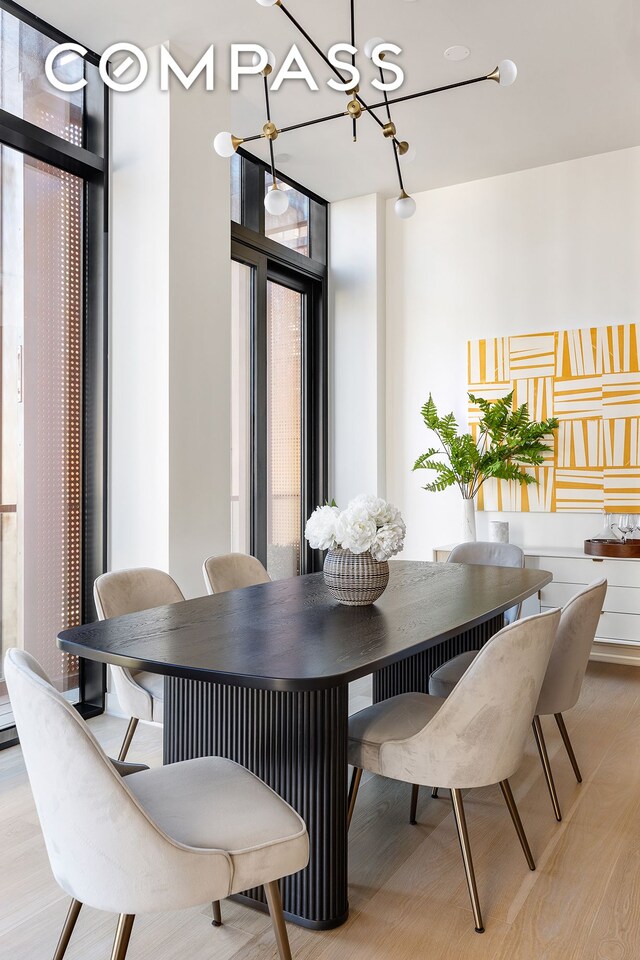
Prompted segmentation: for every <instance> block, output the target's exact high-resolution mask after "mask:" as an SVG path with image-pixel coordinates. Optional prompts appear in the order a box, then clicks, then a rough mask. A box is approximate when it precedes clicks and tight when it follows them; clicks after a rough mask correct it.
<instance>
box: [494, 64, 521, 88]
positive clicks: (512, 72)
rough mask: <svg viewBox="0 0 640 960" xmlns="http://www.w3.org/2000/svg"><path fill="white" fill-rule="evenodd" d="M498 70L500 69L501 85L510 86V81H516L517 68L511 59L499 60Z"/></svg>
mask: <svg viewBox="0 0 640 960" xmlns="http://www.w3.org/2000/svg"><path fill="white" fill-rule="evenodd" d="M498 70H499V71H500V86H501V87H510V86H511V84H512V83H515V82H516V77H517V76H518V68H517V67H516V65H515V63H514V62H513V60H501V61H500V63H499V64H498Z"/></svg>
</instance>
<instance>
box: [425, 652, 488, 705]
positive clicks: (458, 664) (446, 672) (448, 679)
mask: <svg viewBox="0 0 640 960" xmlns="http://www.w3.org/2000/svg"><path fill="white" fill-rule="evenodd" d="M477 656H478V651H477V650H469V651H467V653H460V654H458V656H457V657H454V658H453V659H452V660H447V662H446V663H443V664H442V666H441V667H438V669H437V670H434V671H433V673H432V674H431V676H430V677H429V693H430V694H431V696H432V697H445V698H446V697H448V696H449V694H450V693H451V691H452V690H453V688H454V687H455V685H456V683H457V682H458V680H459V679H460V678H461V677H462V675H463V674H464V673H466V672H467V670H468V668H469V667H470V666H471V664H472V663H473V661H474V660H475V658H476V657H477Z"/></svg>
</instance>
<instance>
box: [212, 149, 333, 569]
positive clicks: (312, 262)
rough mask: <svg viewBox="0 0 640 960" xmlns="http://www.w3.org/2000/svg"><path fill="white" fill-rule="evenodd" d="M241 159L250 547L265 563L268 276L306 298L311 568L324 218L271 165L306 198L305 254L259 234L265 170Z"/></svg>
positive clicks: (321, 419) (323, 326)
mask: <svg viewBox="0 0 640 960" xmlns="http://www.w3.org/2000/svg"><path fill="white" fill-rule="evenodd" d="M238 154H239V155H240V157H241V159H242V171H241V211H242V212H241V219H242V223H237V222H236V221H233V220H232V221H231V258H232V260H235V261H237V262H239V263H244V264H247V265H248V266H250V267H252V268H253V270H254V284H253V290H252V305H251V323H252V329H251V335H250V341H251V358H250V364H251V372H250V417H251V424H250V461H251V463H250V476H251V495H250V514H251V517H250V523H249V528H250V545H249V546H250V550H251V553H252V555H253V556H255V557H258V559H259V560H261V561H262V563H264V564H265V565H266V560H267V557H266V551H267V542H266V540H267V490H266V470H267V409H266V403H264V402H263V400H264V398H266V371H267V283H268V281H269V280H273V281H274V282H276V283H280V284H282V285H284V286H288V287H290V288H291V289H294V290H297V291H298V292H300V293H302V294H303V295H304V297H305V301H304V302H305V307H306V309H305V317H304V318H303V341H302V440H303V443H302V470H301V474H302V491H301V494H302V496H301V516H300V538H301V539H300V542H301V552H300V569H301V573H314V572H317V571H319V570H321V569H322V562H323V558H322V555H321V554H320V553H319V551H317V550H312V549H311V548H310V547H309V544H308V543H307V542H306V541H305V539H304V536H303V532H304V523H305V520H306V518H307V517H308V516H309V515H310V514H311V512H312V511H313V509H314V508H315V507H316V506H317V505H318V504H320V503H324V502H325V500H326V499H327V495H328V494H327V491H328V479H329V467H328V455H329V439H328V410H329V400H328V397H329V382H328V381H329V363H328V326H329V323H328V296H327V285H328V267H327V260H328V219H329V204H328V203H327V201H326V200H323V199H322V197H319V196H318V195H317V194H315V193H313V192H312V191H310V190H308V189H307V188H306V187H304V186H302V185H301V184H299V183H297V182H296V181H295V180H292V179H291V178H290V177H288V176H286V175H285V174H282V173H280V171H277V176H278V179H279V180H280V181H282V182H283V183H287V184H289V185H290V186H291V187H293V188H294V189H295V190H298V191H300V192H301V193H303V194H304V195H305V196H307V197H308V198H309V256H305V255H304V254H301V253H299V252H298V251H297V250H292V249H290V248H289V247H286V246H284V245H283V244H281V243H279V242H278V241H276V240H273V239H272V238H270V237H267V236H265V208H264V202H263V201H264V195H265V189H266V187H265V177H266V174H267V172H270V168H269V166H268V165H267V164H266V163H264V162H263V161H262V160H260V159H258V158H257V157H254V156H253V155H252V154H250V153H248V152H246V151H244V150H238Z"/></svg>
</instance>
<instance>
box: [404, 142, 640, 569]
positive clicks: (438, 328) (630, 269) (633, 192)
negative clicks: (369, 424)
mask: <svg viewBox="0 0 640 960" xmlns="http://www.w3.org/2000/svg"><path fill="white" fill-rule="evenodd" d="M416 201H417V205H418V209H417V213H416V215H415V217H414V218H413V219H412V220H409V221H400V220H398V219H397V218H396V217H395V216H394V215H393V212H392V210H388V217H387V318H388V319H387V418H388V419H387V494H388V496H389V498H390V499H391V500H393V501H394V502H396V503H397V504H398V506H400V507H401V509H402V510H403V513H404V516H405V520H406V522H407V531H408V532H407V541H406V550H405V553H404V556H405V557H407V558H412V559H431V551H432V548H433V547H434V546H436V545H438V544H445V543H450V542H452V541H455V540H456V539H457V538H458V536H459V533H460V509H461V508H460V502H459V496H458V495H457V494H456V493H455V492H454V491H453V490H449V491H447V492H446V493H442V494H431V493H426V492H425V491H423V490H422V489H421V483H424V482H425V479H426V476H427V475H426V474H422V475H421V474H420V473H416V474H412V472H411V467H412V464H413V462H414V461H415V458H416V457H417V456H418V455H419V454H420V453H421V452H423V451H424V450H425V449H427V447H428V446H429V445H431V440H432V437H431V436H430V434H429V433H428V431H427V429H426V428H425V427H424V426H423V424H422V421H421V417H420V407H421V405H422V404H423V402H424V401H425V400H426V398H427V396H428V393H429V391H430V390H431V391H432V392H433V395H434V398H436V399H437V402H438V404H439V407H440V408H441V409H442V411H443V412H447V411H449V410H450V409H453V410H455V411H456V413H457V414H458V415H459V417H460V419H461V421H462V422H464V419H465V412H466V378H467V370H466V357H467V352H466V343H467V341H468V340H470V339H477V338H481V337H493V336H502V335H505V334H517V333H529V332H537V331H553V330H560V329H573V328H576V327H581V326H598V325H604V324H609V323H629V322H632V321H635V322H638V320H639V319H640V269H639V268H638V264H640V147H638V148H632V149H629V150H622V151H619V152H616V153H609V154H603V155H600V156H595V157H587V158H585V159H580V160H574V161H570V162H568V163H561V164H556V165H553V166H548V167H541V168H537V169H534V170H526V171H522V172H519V173H514V174H510V175H508V176H502V177H496V178H492V179H488V180H481V181H476V182H473V183H466V184H462V185H459V186H454V187H449V188H446V189H442V190H434V191H430V192H427V193H423V194H419V195H417V196H416ZM490 518H491V519H495V518H500V519H507V520H509V522H510V524H511V539H512V540H514V541H516V542H518V543H521V544H523V545H525V546H537V545H540V544H547V543H554V544H556V545H558V546H565V545H571V546H576V545H579V544H580V542H581V541H582V540H583V539H584V538H585V537H586V536H589V535H590V534H592V533H593V532H595V531H596V530H597V529H599V527H600V526H601V523H600V518H599V517H598V516H595V515H591V516H585V515H580V516H563V515H561V514H525V513H510V514H504V515H499V514H483V513H481V514H479V515H478V535H479V537H482V536H484V535H485V534H486V531H487V522H488V519H490Z"/></svg>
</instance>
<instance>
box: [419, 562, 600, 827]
mask: <svg viewBox="0 0 640 960" xmlns="http://www.w3.org/2000/svg"><path fill="white" fill-rule="evenodd" d="M606 594H607V581H606V580H597V581H594V583H591V584H589V586H588V587H585V588H584V590H581V591H580V592H579V593H576V595H575V596H574V597H572V598H571V600H569V602H568V603H567V604H566V605H565V606H564V607H563V609H562V616H561V618H560V626H559V627H558V633H557V635H556V641H555V644H554V647H553V651H552V653H551V659H550V661H549V666H548V668H547V673H546V676H545V678H544V683H543V684H542V690H541V691H540V697H539V700H538V704H537V706H536V712H535V716H534V718H533V733H534V736H535V739H536V745H537V747H538V752H539V754H540V761H541V763H542V769H543V771H544V776H545V780H546V781H547V787H548V788H549V795H550V797H551V803H552V805H553V812H554V814H555V816H556V820H558V821H560V820H562V811H561V809H560V801H559V800H558V793H557V791H556V786H555V783H554V780H553V772H552V770H551V762H550V760H549V755H548V752H547V745H546V743H545V739H544V733H543V732H542V724H541V722H540V717H544V716H551V715H552V714H553V716H554V717H555V719H556V723H557V724H558V729H559V730H560V735H561V736H562V742H563V743H564V745H565V749H566V751H567V754H568V755H569V760H570V761H571V766H572V767H573V772H574V773H575V775H576V780H577V781H578V783H582V774H581V773H580V768H579V766H578V761H577V760H576V755H575V753H574V752H573V747H572V745H571V740H570V739H569V733H568V731H567V728H566V725H565V722H564V717H563V716H562V714H563V713H564V712H565V710H570V709H571V707H574V706H575V705H576V703H577V702H578V698H579V697H580V691H581V689H582V683H583V681H584V675H585V673H586V671H587V664H588V663H589V655H590V653H591V648H592V646H593V639H594V637H595V635H596V630H597V628H598V620H599V619H600V614H601V613H602V607H603V606H604V598H605V596H606ZM475 656H477V654H476V653H475V652H471V653H461V654H460V655H459V656H457V657H454V658H453V660H449V661H448V663H446V664H445V665H444V666H445V667H447V669H446V670H443V669H442V668H440V669H438V670H435V671H434V672H433V673H432V674H431V679H430V681H429V693H430V694H432V695H433V696H435V697H448V696H449V694H450V693H451V692H452V690H453V689H454V687H455V685H456V683H457V682H458V681H459V680H460V678H461V677H462V676H463V675H464V673H465V672H466V670H467V669H468V668H469V664H470V663H471V661H472V660H473V659H474V657H475Z"/></svg>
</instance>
